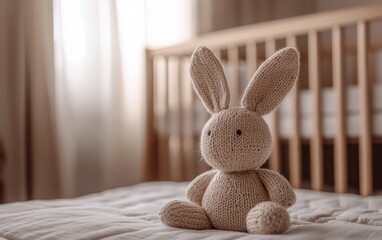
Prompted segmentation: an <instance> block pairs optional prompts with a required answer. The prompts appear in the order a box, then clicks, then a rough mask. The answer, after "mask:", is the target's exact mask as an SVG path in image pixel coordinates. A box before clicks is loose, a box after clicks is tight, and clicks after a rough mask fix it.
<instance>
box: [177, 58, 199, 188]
mask: <svg viewBox="0 0 382 240" xmlns="http://www.w3.org/2000/svg"><path fill="white" fill-rule="evenodd" d="M182 63H183V64H182V72H181V73H182V75H183V78H182V79H183V84H182V90H183V91H182V93H183V94H182V109H183V121H182V122H183V126H184V127H183V134H184V139H183V143H184V144H183V157H184V173H185V180H187V181H190V180H192V179H193V178H194V177H195V176H196V162H195V158H196V156H195V151H196V144H195V138H194V125H195V116H194V115H195V114H194V107H195V106H194V90H193V89H192V84H191V77H190V74H189V71H188V66H189V65H190V59H189V58H186V59H185V60H184V61H183V62H182Z"/></svg>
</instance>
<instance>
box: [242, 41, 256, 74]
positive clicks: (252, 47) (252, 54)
mask: <svg viewBox="0 0 382 240" xmlns="http://www.w3.org/2000/svg"><path fill="white" fill-rule="evenodd" d="M245 55H246V61H247V79H248V80H250V79H252V77H253V75H254V74H255V71H256V69H257V64H258V62H257V44H256V42H248V43H247V45H246V46H245Z"/></svg>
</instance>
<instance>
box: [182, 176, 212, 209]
mask: <svg viewBox="0 0 382 240" xmlns="http://www.w3.org/2000/svg"><path fill="white" fill-rule="evenodd" d="M217 172H218V170H215V169H214V170H210V171H207V172H205V173H202V174H200V175H199V176H197V177H196V178H195V179H194V180H192V181H191V183H190V184H189V185H188V187H187V190H186V196H187V198H188V199H189V200H190V201H191V202H193V203H195V204H198V205H200V206H201V205H202V199H203V195H204V192H205V191H206V189H207V187H208V185H209V184H210V182H211V180H212V178H213V177H214V176H215V174H216V173H217Z"/></svg>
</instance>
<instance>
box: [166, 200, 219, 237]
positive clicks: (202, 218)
mask: <svg viewBox="0 0 382 240" xmlns="http://www.w3.org/2000/svg"><path fill="white" fill-rule="evenodd" d="M159 216H160V220H161V221H162V222H163V223H164V224H166V225H168V226H170V227H176V228H186V229H195V230H204V229H210V228H212V226H211V223H210V220H209V218H208V216H207V214H206V212H205V211H204V209H203V208H202V207H201V206H198V205H196V204H193V203H190V202H184V201H179V200H173V201H170V202H167V203H165V204H164V205H163V206H162V207H161V209H160V211H159Z"/></svg>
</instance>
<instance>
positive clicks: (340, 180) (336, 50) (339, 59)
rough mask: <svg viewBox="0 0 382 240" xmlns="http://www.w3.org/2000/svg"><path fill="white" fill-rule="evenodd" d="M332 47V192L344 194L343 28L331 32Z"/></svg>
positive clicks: (345, 174) (345, 162)
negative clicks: (333, 114) (333, 108)
mask: <svg viewBox="0 0 382 240" xmlns="http://www.w3.org/2000/svg"><path fill="white" fill-rule="evenodd" d="M332 46H333V55H332V57H333V88H334V91H335V97H336V113H337V115H336V125H337V127H336V129H337V132H336V135H335V138H334V190H335V192H337V193H345V192H347V190H348V165H347V145H346V119H345V116H346V99H345V97H346V95H345V87H346V86H345V82H344V77H343V28H341V27H340V26H336V27H334V28H333V30H332Z"/></svg>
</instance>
